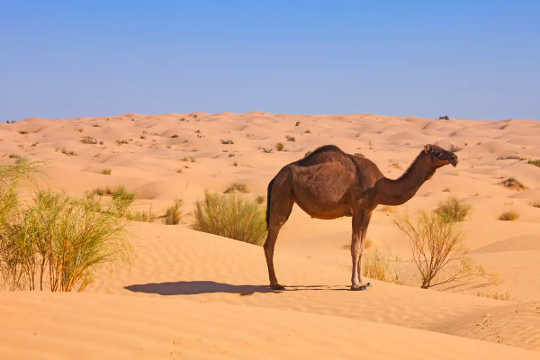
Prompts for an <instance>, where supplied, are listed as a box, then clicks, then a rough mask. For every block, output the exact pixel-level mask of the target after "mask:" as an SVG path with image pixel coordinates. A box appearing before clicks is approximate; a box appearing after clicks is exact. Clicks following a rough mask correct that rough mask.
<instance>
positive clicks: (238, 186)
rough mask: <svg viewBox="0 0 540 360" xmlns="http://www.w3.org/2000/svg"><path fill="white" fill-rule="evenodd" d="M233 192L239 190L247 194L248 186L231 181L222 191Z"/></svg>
mask: <svg viewBox="0 0 540 360" xmlns="http://www.w3.org/2000/svg"><path fill="white" fill-rule="evenodd" d="M234 192H241V193H244V194H247V193H248V192H249V188H248V186H247V185H246V184H243V183H233V184H231V185H230V186H229V187H228V188H227V189H225V191H224V193H225V194H229V193H234Z"/></svg>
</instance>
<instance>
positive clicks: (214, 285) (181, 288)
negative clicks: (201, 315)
mask: <svg viewBox="0 0 540 360" xmlns="http://www.w3.org/2000/svg"><path fill="white" fill-rule="evenodd" d="M125 289H127V290H129V291H133V292H143V293H151V294H159V295H196V294H211V293H231V294H240V295H248V294H253V293H256V292H259V293H269V292H274V290H272V289H270V288H269V287H268V286H264V285H231V284H225V283H218V282H214V281H176V282H162V283H148V284H134V285H129V286H126V287H125Z"/></svg>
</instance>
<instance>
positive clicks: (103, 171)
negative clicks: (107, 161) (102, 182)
mask: <svg viewBox="0 0 540 360" xmlns="http://www.w3.org/2000/svg"><path fill="white" fill-rule="evenodd" d="M99 173H100V174H101V175H111V173H112V170H111V169H103V170H101V171H100V172H99Z"/></svg>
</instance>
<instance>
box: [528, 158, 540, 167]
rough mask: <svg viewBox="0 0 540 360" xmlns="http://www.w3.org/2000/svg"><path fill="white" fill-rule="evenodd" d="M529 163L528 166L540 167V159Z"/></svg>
mask: <svg viewBox="0 0 540 360" xmlns="http://www.w3.org/2000/svg"><path fill="white" fill-rule="evenodd" d="M527 163H528V164H531V165H534V166H538V167H540V159H536V160H529V161H527Z"/></svg>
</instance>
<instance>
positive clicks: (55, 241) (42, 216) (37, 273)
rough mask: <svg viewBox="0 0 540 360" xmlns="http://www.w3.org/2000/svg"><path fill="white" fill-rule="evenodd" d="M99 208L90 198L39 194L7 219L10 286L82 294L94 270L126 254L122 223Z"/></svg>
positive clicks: (4, 254) (3, 247) (2, 241)
mask: <svg viewBox="0 0 540 360" xmlns="http://www.w3.org/2000/svg"><path fill="white" fill-rule="evenodd" d="M99 208H100V206H99V205H98V204H97V203H96V201H95V200H94V199H91V198H84V199H72V198H69V197H67V196H65V195H62V194H56V193H53V192H50V191H41V192H38V193H37V194H36V196H35V198H34V201H33V203H32V204H31V205H30V206H29V207H27V208H26V209H22V210H19V211H18V216H16V217H15V218H12V219H11V221H3V222H2V224H1V227H0V228H1V230H0V231H1V235H2V236H0V264H1V265H0V269H1V270H2V275H3V277H4V279H5V280H6V281H7V282H8V284H9V285H10V287H11V288H14V289H16V288H19V289H28V290H36V289H37V288H39V289H40V290H43V289H44V287H46V286H47V285H48V287H49V289H50V290H51V291H71V290H73V289H78V290H83V289H84V288H85V287H86V286H87V285H88V284H90V283H91V282H92V277H93V273H94V270H95V268H96V266H98V265H100V264H103V263H106V262H110V261H113V260H114V259H116V258H117V257H118V256H121V255H125V254H127V248H126V247H125V243H123V241H122V240H121V237H120V236H119V235H120V234H121V232H122V230H123V224H122V223H121V222H120V220H119V218H118V217H116V216H113V215H111V214H110V213H108V212H99V211H95V210H96V209H99Z"/></svg>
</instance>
